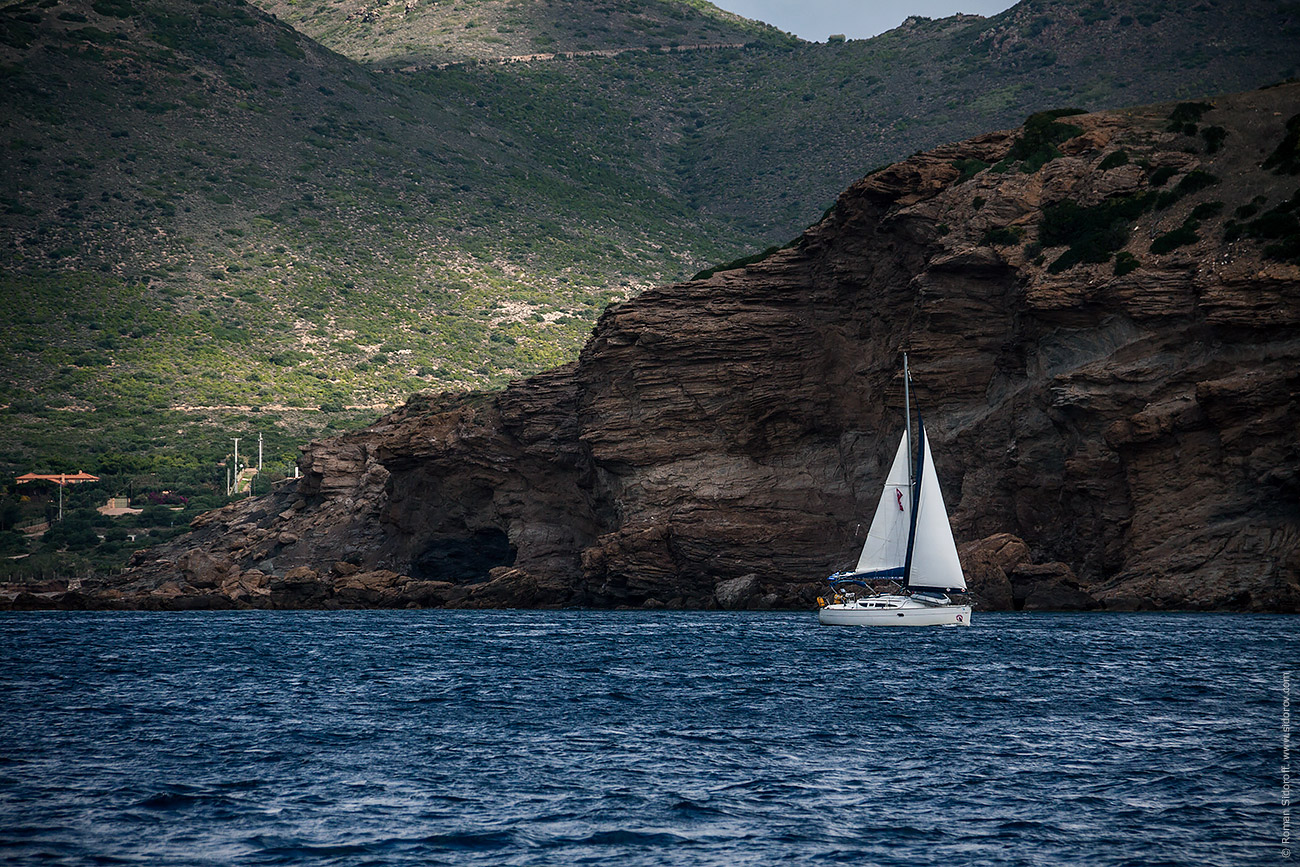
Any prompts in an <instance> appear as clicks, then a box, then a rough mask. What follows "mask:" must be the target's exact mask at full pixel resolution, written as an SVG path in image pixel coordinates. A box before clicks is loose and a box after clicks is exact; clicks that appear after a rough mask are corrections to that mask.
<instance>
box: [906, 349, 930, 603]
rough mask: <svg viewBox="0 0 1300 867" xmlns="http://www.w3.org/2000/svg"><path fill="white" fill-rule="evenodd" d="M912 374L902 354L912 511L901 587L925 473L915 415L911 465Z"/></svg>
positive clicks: (918, 418)
mask: <svg viewBox="0 0 1300 867" xmlns="http://www.w3.org/2000/svg"><path fill="white" fill-rule="evenodd" d="M911 382H912V373H911V371H910V370H909V369H908V366H907V353H906V352H904V353H903V403H904V406H905V408H906V411H907V461H908V478H909V479H910V481H911V483H912V489H911V491H910V492H909V493H911V495H912V510H911V514H910V515H909V516H908V528H907V556H906V557H905V558H904V560H903V587H904V589H906V588H907V586H908V585H909V584H911V583H912V551H913V549H914V548H915V547H916V518H917V514H918V513H919V512H920V511H921V473H923V472H925V443H924V440H925V425H924V423H923V422H922V421H921V414H920V413H917V415H916V425H917V432H918V433H919V434H920V438H921V440H922V443H921V445H920V446H919V447H918V448H917V450H916V452H917V455H916V463H912V392H911Z"/></svg>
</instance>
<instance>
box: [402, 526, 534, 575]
mask: <svg viewBox="0 0 1300 867" xmlns="http://www.w3.org/2000/svg"><path fill="white" fill-rule="evenodd" d="M516 553H517V552H516V550H515V546H514V545H511V544H510V539H509V538H508V537H507V536H506V534H505V533H504V532H503V531H501V530H499V529H497V528H496V527H488V528H485V529H482V530H475V531H474V532H472V533H469V532H467V533H466V534H465V535H463V536H450V537H446V538H441V539H434V540H432V541H430V542H429V544H428V545H426V546H425V548H424V550H423V551H421V552H420V553H419V554H418V555H417V556H416V557H415V558H414V559H413V560H412V561H411V569H410V575H411V577H412V578H416V579H419V580H421V581H451V582H453V583H455V584H478V583H480V582H483V581H486V580H488V573H489V572H490V571H491V570H493V569H495V568H496V567H498V566H513V565H514V563H515V555H516Z"/></svg>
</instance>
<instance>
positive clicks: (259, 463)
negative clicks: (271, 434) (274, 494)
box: [257, 431, 262, 473]
mask: <svg viewBox="0 0 1300 867" xmlns="http://www.w3.org/2000/svg"><path fill="white" fill-rule="evenodd" d="M257 471H258V472H259V473H260V472H261V471H262V432H261V431H258V432H257Z"/></svg>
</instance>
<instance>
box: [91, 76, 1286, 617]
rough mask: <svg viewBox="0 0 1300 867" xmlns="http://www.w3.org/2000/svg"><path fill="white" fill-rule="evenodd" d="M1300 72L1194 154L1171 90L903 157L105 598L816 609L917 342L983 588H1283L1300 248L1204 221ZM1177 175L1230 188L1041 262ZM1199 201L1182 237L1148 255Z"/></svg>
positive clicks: (1189, 592) (1032, 598) (1151, 213)
mask: <svg viewBox="0 0 1300 867" xmlns="http://www.w3.org/2000/svg"><path fill="white" fill-rule="evenodd" d="M1298 95H1300V88H1298V87H1296V86H1294V85H1292V86H1286V87H1279V88H1274V89H1272V90H1268V91H1261V92H1258V93H1251V94H1244V95H1241V96H1237V97H1231V98H1223V99H1221V100H1219V101H1218V103H1217V105H1216V107H1215V109H1214V110H1212V111H1211V112H1209V113H1208V114H1207V115H1206V116H1205V117H1204V118H1203V121H1202V122H1203V123H1204V124H1215V125H1219V126H1222V127H1223V128H1224V129H1225V130H1226V131H1227V135H1226V139H1225V142H1226V143H1225V145H1224V147H1223V148H1222V149H1221V150H1220V151H1218V152H1216V153H1215V154H1213V155H1210V154H1206V153H1205V152H1204V150H1205V149H1204V147H1203V143H1201V142H1200V140H1199V139H1196V138H1193V137H1189V136H1186V135H1183V134H1176V133H1169V132H1166V131H1165V125H1166V124H1165V117H1166V116H1167V114H1168V113H1169V110H1170V108H1171V106H1164V107H1158V108H1155V109H1150V110H1145V111H1141V112H1133V113H1108V114H1096V115H1087V116H1081V117H1074V118H1068V120H1069V122H1070V123H1074V124H1076V125H1078V126H1080V127H1081V128H1083V130H1084V134H1083V135H1081V136H1078V137H1077V138H1075V139H1073V140H1072V141H1070V142H1066V143H1065V144H1063V145H1062V146H1061V151H1062V153H1063V154H1065V155H1064V156H1061V157H1058V158H1057V159H1054V160H1052V161H1051V162H1048V163H1047V164H1046V165H1044V166H1042V167H1041V168H1039V169H1037V170H1036V171H1030V172H1025V171H1021V170H1020V167H1019V166H1018V165H1017V164H1012V165H1010V167H1009V169H1010V170H1009V171H1005V172H997V171H993V170H985V171H982V172H980V173H978V174H976V175H975V176H974V177H973V178H970V179H968V180H965V181H962V180H961V176H962V173H961V170H960V169H959V167H958V166H956V165H954V163H957V162H958V161H970V160H981V161H983V162H984V163H990V164H992V163H998V161H1000V160H1002V159H1003V158H1004V157H1005V156H1007V154H1008V153H1009V152H1010V149H1011V146H1012V144H1013V142H1014V141H1015V138H1016V135H1017V133H1015V132H1008V133H996V134H991V135H987V136H984V137H981V138H978V139H974V140H972V141H968V142H964V143H961V144H956V145H950V146H946V147H943V148H939V149H937V150H935V151H931V152H929V153H925V154H920V155H918V156H915V157H913V158H911V159H909V160H907V161H906V162H904V163H900V164H898V165H896V166H892V167H890V168H889V169H886V170H884V171H881V172H878V173H876V174H873V175H871V176H869V177H867V178H864V179H863V180H862V181H860V182H858V183H857V184H855V185H854V186H853V187H852V188H850V189H849V190H848V191H846V192H845V193H844V194H843V196H841V198H840V200H839V202H838V203H837V205H836V206H835V208H834V209H833V210H832V212H831V213H830V214H829V215H828V216H827V218H826V219H825V220H823V221H822V222H821V223H820V224H818V225H817V226H815V227H813V228H812V229H810V230H809V231H808V232H807V233H806V234H805V235H804V236H803V237H801V238H800V239H799V241H798V243H797V244H795V245H794V246H793V247H791V248H789V249H786V250H783V251H782V252H780V253H778V254H776V255H774V256H772V257H770V258H768V259H767V260H766V261H764V262H761V263H759V264H757V265H752V266H749V267H746V268H744V269H742V270H737V271H730V272H723V273H719V274H717V275H715V276H713V277H712V278H710V279H707V280H702V281H697V282H691V283H684V284H680V285H675V286H668V287H664V288H661V289H657V290H654V291H651V292H647V293H645V294H644V295H642V296H640V297H639V298H637V299H635V300H633V301H630V302H628V303H625V304H622V305H619V306H617V307H614V308H611V309H610V310H609V311H607V312H606V314H605V315H604V316H603V317H602V319H601V321H600V323H599V324H598V326H597V328H596V330H595V332H594V334H593V336H592V338H591V340H590V341H589V343H588V344H587V346H586V348H585V349H584V350H583V352H582V356H581V359H580V361H579V362H577V363H576V364H572V365H569V366H567V367H564V368H560V369H557V370H554V371H551V372H549V373H545V374H542V375H540V376H536V377H532V378H530V379H527V380H524V381H521V382H518V383H515V384H513V385H511V386H510V387H509V388H507V389H506V390H505V391H503V392H501V393H499V394H492V395H468V396H441V397H436V398H430V397H418V398H416V399H414V400H412V401H411V402H410V403H409V404H408V405H407V406H405V407H403V408H402V409H401V410H399V411H397V412H395V413H394V414H392V415H390V416H388V417H387V418H385V419H383V420H382V421H380V422H379V423H378V424H376V425H375V426H373V427H371V428H369V429H368V430H365V431H362V432H358V433H354V434H349V435H347V436H344V437H340V438H338V439H334V440H330V441H325V442H316V443H312V444H311V445H310V446H308V447H306V449H305V451H304V456H303V459H302V461H301V466H302V468H303V471H304V473H305V475H304V478H303V479H302V480H301V481H300V482H299V483H297V485H296V487H286V488H283V489H281V490H280V491H278V492H276V493H274V494H272V495H269V496H268V497H264V498H262V499H261V500H256V501H252V502H249V503H241V504H240V505H237V506H232V507H229V508H227V509H225V510H222V511H220V512H217V513H214V514H213V515H211V516H208V517H206V518H205V519H203V520H201V521H200V522H196V523H197V526H196V528H195V530H194V532H193V533H192V534H190V535H189V536H187V537H185V538H184V539H183V540H180V541H178V542H176V543H173V544H171V545H168V546H164V547H162V548H160V549H157V550H155V551H153V552H150V553H149V554H147V555H146V556H144V557H142V558H141V560H140V562H139V563H138V564H137V565H136V567H135V568H134V570H132V571H130V572H128V573H127V574H126V575H125V576H123V577H122V579H121V580H120V581H117V582H115V586H114V587H113V588H111V590H103V591H102V593H104V594H107V595H104V596H102V597H101V598H103V599H105V600H108V599H109V598H112V599H113V600H116V601H115V602H113V603H112V604H133V603H132V600H133V599H139V598H144V595H146V594H148V593H150V592H153V591H154V590H155V589H160V588H161V586H162V582H164V581H171V582H174V583H173V584H171V585H168V586H169V588H172V589H169V590H168V593H173V592H174V593H180V594H182V595H184V594H191V595H196V596H203V595H204V594H215V595H217V596H220V597H221V598H224V599H229V600H233V601H232V604H238V605H275V606H279V605H327V604H328V605H380V604H390V605H408V604H416V605H426V604H430V605H454V606H486V605H494V606H495V605H527V606H557V605H590V606H625V605H626V606H642V605H649V606H651V607H660V606H663V607H715V606H720V605H726V606H727V607H763V606H765V605H793V606H803V605H810V604H811V603H812V600H813V598H814V597H815V595H816V587H817V584H816V582H818V581H819V580H820V579H821V578H823V577H824V576H825V575H826V574H828V573H829V572H831V571H833V570H835V569H837V568H841V567H843V566H845V565H846V564H849V563H851V562H852V561H853V559H854V558H855V557H856V552H857V549H858V547H860V545H861V542H862V539H863V536H864V534H865V524H866V523H867V522H869V520H870V516H871V514H872V513H873V511H874V507H875V500H876V498H877V496H878V492H879V490H880V485H881V482H882V479H883V477H884V473H885V471H886V469H887V464H888V461H889V460H890V459H891V457H892V454H893V449H894V447H895V445H896V443H897V438H898V436H899V432H900V429H901V425H902V424H903V417H902V390H901V383H900V378H899V367H900V358H901V353H902V351H903V350H908V351H909V352H910V358H911V364H912V367H913V370H914V373H915V377H916V387H915V392H916V395H917V399H918V402H919V405H920V408H921V411H922V413H923V414H924V416H925V419H926V424H927V428H928V430H929V431H930V434H931V437H932V443H933V447H934V451H935V460H936V465H937V470H938V473H939V477H940V481H941V483H942V484H943V486H944V490H945V497H946V499H947V503H948V506H949V511H950V513H951V515H952V518H953V523H954V528H955V531H956V535H957V537H958V540H959V541H970V542H974V541H975V540H983V541H982V542H980V543H979V545H978V546H976V548H974V549H972V548H970V547H968V548H967V560H966V564H967V567H968V569H969V570H970V571H971V573H972V586H973V587H975V588H976V590H977V593H979V594H983V596H984V597H985V600H986V602H987V603H988V605H989V606H990V607H1005V608H1012V607H1024V608H1027V609H1028V608H1061V607H1064V608H1088V607H1094V606H1097V605H1101V606H1106V607H1114V608H1170V607H1178V608H1237V609H1267V610H1284V611H1294V610H1296V608H1297V604H1298V602H1300V586H1298V585H1297V572H1298V571H1300V505H1298V500H1300V472H1298V471H1297V467H1300V454H1297V441H1298V437H1297V434H1298V433H1300V430H1298V427H1300V424H1298V422H1300V413H1297V393H1298V391H1300V268H1297V267H1296V266H1295V265H1294V264H1290V263H1286V262H1281V261H1276V260H1273V259H1270V258H1267V257H1266V255H1265V253H1264V251H1263V245H1262V244H1261V243H1259V242H1256V241H1252V240H1249V239H1246V240H1238V241H1235V242H1233V243H1224V242H1223V241H1222V238H1223V236H1224V221H1225V220H1226V219H1227V218H1228V217H1229V215H1231V214H1232V213H1233V212H1234V209H1235V208H1237V207H1238V206H1239V205H1245V204H1247V203H1249V202H1251V201H1252V199H1255V198H1256V197H1257V196H1264V197H1265V204H1264V205H1263V206H1262V207H1264V208H1268V207H1271V206H1274V205H1276V204H1279V203H1281V202H1283V201H1285V200H1286V199H1287V198H1288V197H1289V196H1290V195H1291V193H1292V191H1293V190H1294V188H1295V185H1296V181H1295V179H1294V178H1291V177H1285V176H1278V175H1274V174H1271V173H1269V172H1267V171H1264V170H1262V169H1261V168H1260V166H1259V163H1260V162H1261V161H1262V159H1263V155H1266V154H1267V153H1269V152H1270V151H1271V150H1272V149H1273V148H1274V147H1276V145H1277V143H1278V142H1280V141H1281V140H1282V137H1283V135H1284V129H1283V128H1284V124H1285V121H1286V119H1287V117H1289V116H1290V115H1292V114H1295V113H1296V111H1297V103H1300V96H1298ZM1121 150H1122V151H1124V154H1125V156H1126V157H1127V162H1125V163H1122V164H1120V165H1118V166H1114V164H1115V163H1116V162H1118V160H1117V159H1115V158H1112V159H1111V160H1110V163H1109V164H1108V165H1110V166H1114V167H1108V168H1107V169H1106V170H1103V169H1102V168H1101V165H1102V163H1103V160H1106V159H1107V158H1108V157H1112V156H1113V155H1115V154H1117V153H1118V152H1119V151H1121ZM967 165H969V163H967ZM1163 166H1167V167H1169V168H1170V169H1171V170H1172V171H1173V172H1174V174H1173V176H1172V177H1171V178H1169V179H1168V180H1167V181H1165V184H1164V186H1162V187H1160V188H1159V189H1157V188H1156V187H1154V186H1153V181H1154V179H1155V178H1156V172H1157V170H1158V169H1159V168H1160V167H1163ZM1192 171H1203V172H1208V173H1210V174H1212V175H1213V176H1214V177H1215V178H1216V179H1217V183H1215V184H1212V185H1211V186H1209V187H1208V188H1206V189H1202V190H1196V191H1194V192H1192V193H1189V194H1187V195H1183V196H1181V197H1179V198H1176V199H1175V200H1174V201H1172V202H1169V203H1166V204H1164V205H1163V206H1161V207H1156V208H1154V209H1150V208H1148V209H1147V210H1146V211H1144V212H1143V213H1141V214H1140V215H1139V216H1137V217H1135V218H1134V219H1132V220H1130V221H1129V223H1128V225H1129V227H1130V228H1131V234H1130V235H1129V240H1128V242H1127V246H1126V247H1125V248H1124V252H1127V253H1128V254H1130V255H1131V256H1133V257H1134V258H1135V259H1136V260H1137V265H1138V267H1137V268H1136V269H1135V270H1132V271H1130V272H1128V273H1123V274H1118V275H1117V274H1116V271H1117V270H1119V269H1116V268H1115V266H1114V265H1113V264H1112V263H1111V262H1106V263H1100V264H1088V263H1084V264H1078V265H1075V266H1074V267H1072V268H1069V269H1066V270H1062V271H1061V272H1060V273H1052V271H1051V270H1050V268H1049V266H1050V265H1051V264H1052V262H1054V261H1055V260H1056V259H1057V258H1058V257H1059V256H1060V255H1061V254H1062V253H1064V252H1065V248H1064V247H1048V248H1046V249H1042V248H1041V246H1040V244H1041V240H1040V238H1041V235H1040V227H1041V225H1042V220H1043V209H1044V208H1045V207H1048V206H1051V205H1055V204H1057V203H1060V202H1062V201H1066V200H1069V201H1072V202H1075V203H1077V204H1078V205H1080V207H1087V206H1090V205H1095V204H1097V203H1100V202H1103V201H1113V200H1115V199H1116V197H1123V196H1131V195H1140V194H1145V193H1147V192H1151V193H1157V192H1158V191H1159V190H1163V191H1169V190H1172V189H1175V188H1177V185H1178V183H1179V179H1180V178H1183V177H1186V176H1187V175H1188V173H1189V172H1192ZM1162 180H1163V179H1162ZM1152 198H1154V196H1153V197H1152ZM1214 201H1219V202H1223V203H1224V204H1223V205H1222V206H1220V207H1219V208H1218V210H1216V209H1215V207H1214V206H1212V205H1211V204H1210V203H1212V202H1214ZM1198 205H1206V206H1207V207H1204V208H1202V209H1201V210H1200V211H1199V212H1198V213H1200V214H1201V216H1199V217H1196V218H1195V220H1196V222H1197V229H1196V232H1195V234H1196V238H1197V239H1196V240H1194V241H1193V242H1192V243H1189V244H1184V245H1183V246H1180V247H1177V248H1176V249H1174V250H1172V251H1171V252H1166V253H1152V252H1151V249H1150V247H1151V242H1152V239H1153V238H1156V237H1159V236H1160V235H1162V234H1164V233H1166V232H1169V231H1170V230H1172V229H1175V228H1177V227H1178V226H1180V225H1185V221H1186V220H1188V219H1189V218H1192V210H1193V209H1194V208H1196V206H1198ZM1207 215H1208V216H1207ZM1216 215H1217V216H1216ZM1000 533H1008V534H1013V535H1014V536H1015V537H1017V538H1016V539H1011V538H1010V537H998V539H995V540H992V541H990V540H989V539H988V538H987V537H989V536H991V535H994V534H1000ZM1021 540H1023V541H1021ZM1031 554H1032V556H1031ZM1035 563H1038V564H1045V565H1034V564H1035ZM226 588H230V590H229V592H227V589H226ZM85 592H86V591H85V590H84V589H83V593H85ZM236 594H238V595H236ZM168 598H171V597H168ZM204 598H207V597H204ZM103 604H109V603H108V602H107V601H106V602H104V603H103Z"/></svg>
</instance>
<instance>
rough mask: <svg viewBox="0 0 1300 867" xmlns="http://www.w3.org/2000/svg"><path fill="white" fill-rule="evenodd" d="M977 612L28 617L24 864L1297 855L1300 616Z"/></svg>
mask: <svg viewBox="0 0 1300 867" xmlns="http://www.w3.org/2000/svg"><path fill="white" fill-rule="evenodd" d="M976 624H977V625H976V626H975V627H974V628H971V629H908V630H886V629H875V630H873V629H861V628H830V627H819V626H817V624H816V620H815V616H814V615H813V614H810V613H809V614H784V613H745V614H723V613H668V612H656V613H619V612H515V611H507V612H499V611H494V612H441V611H402V612H360V611H356V612H321V613H315V612H235V613H216V612H204V613H195V614H178V613H172V614H144V613H31V614H6V615H0V858H3V859H7V860H8V861H10V862H14V863H36V862H42V863H53V864H78V865H80V864H105V863H107V864H114V863H126V864H159V865H163V864H165V865H172V864H178V865H179V864H250V865H251V864H299V863H303V864H341V865H368V864H383V865H389V864H395V865H401V864H457V865H461V864H468V865H489V864H490V865H497V864H557V865H558V864H565V865H567V864H584V863H591V864H618V865H652V864H674V865H675V864H687V865H695V864H719V865H723V864H725V865H732V864H775V863H799V864H802V863H851V864H908V865H911V864H945V865H947V864H962V865H978V864H1024V865H1037V864H1045V863H1046V864H1088V865H1109V864H1114V865H1121V864H1143V865H1156V864H1186V865H1219V864H1222V865H1244V864H1275V863H1286V860H1287V855H1286V854H1284V851H1283V848H1282V843H1281V835H1282V814H1283V807H1282V806H1281V804H1280V801H1281V797H1282V774H1281V770H1280V768H1281V758H1282V736H1283V732H1282V698H1283V672H1284V671H1285V670H1286V669H1287V668H1288V666H1294V665H1295V663H1296V661H1297V660H1300V628H1298V627H1300V620H1297V619H1296V618H1287V617H1269V616H1244V615H1243V616H1238V615H1099V614H1092V615H1043V614H1038V615H1027V614H1002V615H998V614H985V615H979V616H977V619H976ZM1291 687H1292V688H1293V689H1295V688H1300V682H1297V681H1295V679H1294V676H1292V678H1291ZM1289 857H1290V859H1291V860H1296V856H1295V855H1291V856H1289Z"/></svg>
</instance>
